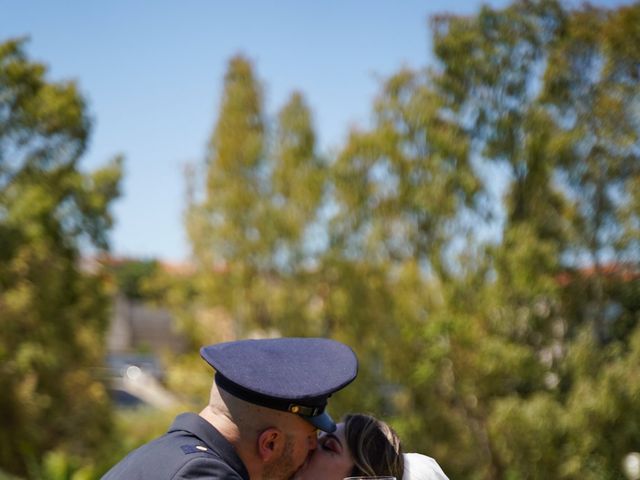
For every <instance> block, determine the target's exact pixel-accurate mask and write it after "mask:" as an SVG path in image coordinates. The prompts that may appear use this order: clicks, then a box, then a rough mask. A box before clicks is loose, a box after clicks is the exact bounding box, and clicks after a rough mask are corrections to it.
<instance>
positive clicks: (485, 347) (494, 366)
mask: <svg viewBox="0 0 640 480" xmlns="http://www.w3.org/2000/svg"><path fill="white" fill-rule="evenodd" d="M639 16H640V6H639V5H638V4H634V5H629V6H623V7H619V8H616V9H600V8H595V7H592V6H588V5H585V6H581V7H577V8H570V7H568V6H566V5H565V4H563V3H560V2H557V1H554V0H541V1H534V2H531V1H517V2H515V3H513V4H511V5H509V6H506V7H505V8H501V9H494V8H491V7H483V8H482V9H481V10H480V11H479V12H478V13H477V14H476V15H471V16H466V17H462V16H456V15H443V16H438V17H435V18H434V19H433V20H432V22H431V27H432V33H433V45H434V53H435V55H436V58H437V64H436V65H435V66H434V68H431V69H425V70H420V71H419V70H409V69H403V70H401V71H399V72H397V73H396V74H395V75H392V76H391V77H390V78H388V79H387V80H386V81H384V82H383V84H382V85H381V88H380V92H379V94H378V96H377V98H376V100H375V103H374V106H373V115H372V122H371V124H370V125H368V126H367V127H365V128H360V129H354V130H352V131H351V132H350V135H349V136H348V140H347V142H346V144H345V145H344V146H343V147H342V148H341V149H340V151H339V152H338V153H337V155H336V156H335V158H324V157H323V156H322V155H319V154H318V153H317V149H316V145H315V134H314V130H313V125H312V121H311V114H310V111H309V107H308V106H307V105H306V102H305V100H304V99H303V98H302V96H301V95H299V94H294V95H292V97H291V99H290V101H289V102H288V103H287V104H286V105H285V106H284V107H283V109H282V110H281V112H280V114H279V115H278V116H277V117H276V118H275V125H273V127H272V124H271V122H269V120H268V119H269V118H270V117H269V116H268V115H267V114H266V112H264V111H263V105H262V101H261V91H262V88H261V86H260V82H259V81H258V80H257V79H256V77H255V76H254V73H253V69H252V66H251V64H250V63H249V62H248V61H247V60H246V59H245V58H243V57H235V58H234V59H232V60H231V62H230V64H229V71H228V73H227V76H226V78H225V88H224V92H223V101H222V108H221V110H220V114H219V117H218V119H217V122H216V126H215V129H214V134H213V136H212V140H211V144H210V153H209V156H208V158H207V161H206V162H205V168H206V177H207V179H208V180H207V184H206V185H205V186H204V192H203V195H202V198H200V199H194V201H193V202H192V204H191V206H190V209H189V212H188V217H187V219H188V226H189V229H190V234H191V238H192V245H193V250H194V256H195V258H196V260H197V262H198V266H199V269H200V275H199V277H198V280H197V288H196V289H195V290H196V294H195V297H192V299H193V298H195V299H196V301H197V303H200V304H201V305H206V306H207V307H208V308H221V309H222V310H223V311H224V312H225V315H226V316H224V318H225V319H226V320H225V321H227V322H230V323H231V324H232V325H233V328H234V329H235V330H234V332H235V334H236V335H239V336H247V335H257V334H261V335H268V334H272V333H274V332H275V333H276V334H283V335H323V336H330V337H332V338H336V339H339V340H342V341H345V342H347V343H348V344H350V345H352V346H353V348H354V350H355V351H356V353H357V354H358V356H359V358H360V361H361V370H360V374H359V376H358V379H357V380H356V382H355V383H354V384H353V385H352V386H350V387H349V388H348V389H346V390H345V391H344V392H340V393H339V394H338V395H337V396H336V399H335V401H333V403H332V405H333V408H335V409H336V410H337V411H346V410H368V411H371V412H373V413H375V414H378V415H384V416H385V417H386V418H388V419H390V420H391V422H392V423H393V424H394V426H395V427H396V428H397V429H398V430H399V432H400V433H401V436H402V438H403V441H404V443H405V447H406V448H407V449H408V450H417V451H423V452H425V453H430V454H432V455H433V456H435V457H437V458H438V460H439V461H440V462H441V463H442V464H443V465H444V466H445V470H446V471H448V472H449V473H450V475H451V477H452V478H469V479H494V478H495V479H525V478H527V479H528V478H531V479H536V478H559V479H561V478H566V479H573V478H600V479H608V478H620V477H621V476H622V471H621V468H622V467H621V465H622V459H623V458H624V456H625V455H626V454H627V453H628V452H630V451H633V450H634V449H637V445H636V444H634V441H636V440H634V439H637V438H638V432H639V431H640V420H639V419H638V418H637V415H636V414H635V413H634V412H636V411H640V408H639V407H640V404H639V403H638V402H639V400H638V399H639V398H640V392H639V390H638V382H637V381H636V380H635V378H636V377H637V375H634V366H633V365H634V362H636V363H637V357H638V354H639V350H638V342H637V338H638V334H639V332H640V330H639V328H640V327H639V326H638V319H639V317H640V308H639V307H640V305H639V304H638V302H637V289H638V285H640V274H639V265H640V263H639V262H640V261H639V259H640V250H639V248H638V247H639V245H640V243H639V241H640V236H639V232H640V227H639V225H640V218H639V212H640V210H639V206H640V203H639V202H640V200H639V194H638V191H640V189H639V188H638V186H639V185H640V170H639V167H640V161H639V157H638V155H640V139H639V135H640V123H639V120H638V106H639V105H640V57H639V55H638V49H637V47H636V46H637V45H638V43H639V35H640V33H639V32H640V31H639V29H638V25H640V22H638V19H639ZM487 172H502V175H503V176H504V179H506V182H505V185H506V186H505V189H504V191H503V192H502V196H501V197H499V198H494V197H492V196H491V194H490V192H491V191H492V188H491V187H492V185H491V182H492V181H493V180H495V179H494V178H493V177H492V176H491V175H492V173H489V174H487ZM492 202H493V203H492ZM495 212H498V213H499V215H498V216H492V215H491V213H495ZM486 230H493V231H499V235H497V236H496V237H497V239H496V240H495V241H492V242H487V241H486V240H484V239H485V238H486V235H483V233H484V232H486ZM209 330H210V329H209ZM199 332H200V333H201V335H200V340H201V341H202V342H207V341H212V340H215V333H212V332H211V331H209V332H208V333H207V329H201V330H199ZM195 340H197V339H194V341H195Z"/></svg>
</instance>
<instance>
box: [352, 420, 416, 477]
mask: <svg viewBox="0 0 640 480" xmlns="http://www.w3.org/2000/svg"><path fill="white" fill-rule="evenodd" d="M344 433H345V437H346V440H347V446H348V447H349V451H350V452H351V456H352V457H353V461H354V465H353V470H352V472H351V476H354V477H355V476H364V475H369V476H371V475H393V476H394V477H396V478H397V479H398V480H401V479H402V474H403V473H404V461H403V458H402V446H401V445H400V438H398V435H396V432H394V431H393V429H392V428H391V427H390V426H389V425H387V424H386V423H385V422H383V421H382V420H378V419H376V418H375V417H372V416H370V415H364V414H361V413H357V414H351V415H347V416H346V417H344Z"/></svg>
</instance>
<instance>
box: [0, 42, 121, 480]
mask: <svg viewBox="0 0 640 480" xmlns="http://www.w3.org/2000/svg"><path fill="white" fill-rule="evenodd" d="M86 110H87V109H86V106H85V101H84V99H83V98H82V96H81V95H80V94H79V93H78V89H77V87H76V85H75V84H74V83H70V82H66V83H62V82H51V81H48V80H47V79H46V67H45V66H44V65H42V64H39V63H36V62H33V61H31V60H29V59H28V57H27V55H26V53H25V51H24V41H23V40H9V41H7V42H4V43H2V44H0V322H1V324H2V334H1V335H0V363H1V364H2V367H0V388H1V389H2V391H3V394H2V396H1V397H0V411H2V413H3V422H4V426H3V428H2V433H0V469H3V470H6V471H8V472H10V473H15V474H20V475H26V474H31V475H36V473H35V472H37V471H38V468H39V467H38V463H39V461H40V459H41V458H43V456H44V454H45V453H46V452H47V451H51V450H61V451H64V452H67V453H68V454H69V455H75V456H81V457H84V458H90V457H91V456H93V455H95V454H96V451H99V447H100V446H101V445H103V444H104V442H105V438H106V437H105V436H106V435H107V434H108V432H109V431H110V427H111V423H110V407H109V401H108V398H107V394H106V390H105V386H104V384H103V383H102V381H101V379H100V378H99V376H98V375H97V373H96V372H97V370H96V367H99V366H100V365H101V363H102V360H103V358H102V354H103V335H104V331H105V329H106V325H107V319H108V316H107V315H108V311H109V297H108V296H107V294H106V290H105V283H104V279H103V278H102V276H101V275H100V274H99V273H98V274H93V273H89V272H85V271H84V270H83V269H81V267H80V264H81V257H80V251H81V247H82V248H84V247H85V246H87V247H88V246H90V245H94V246H95V247H97V248H105V247H106V246H107V231H108V229H109V227H110V226H111V224H112V218H111V215H110V212H109V207H110V205H111V201H112V200H113V199H114V198H115V197H117V196H118V193H119V187H118V186H119V180H120V175H121V165H120V164H121V161H120V159H115V160H114V161H112V162H111V163H110V164H109V165H107V166H106V167H104V168H102V169H99V170H96V171H95V172H92V173H83V172H82V171H81V170H80V169H79V160H80V158H81V156H82V154H83V153H84V150H85V148H86V144H87V138H88V134H89V127H90V121H89V118H88V116H87V113H86ZM30 472H31V473H30Z"/></svg>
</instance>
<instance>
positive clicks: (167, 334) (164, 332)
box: [107, 295, 187, 354]
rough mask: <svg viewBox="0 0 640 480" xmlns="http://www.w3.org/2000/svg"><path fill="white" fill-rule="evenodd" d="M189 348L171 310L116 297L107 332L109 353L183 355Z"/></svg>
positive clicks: (121, 296)
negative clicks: (176, 327)
mask: <svg viewBox="0 0 640 480" xmlns="http://www.w3.org/2000/svg"><path fill="white" fill-rule="evenodd" d="M186 347H187V342H186V341H185V339H184V337H183V336H181V335H180V334H179V333H178V332H177V331H176V329H175V325H174V320H173V317H172V315H171V313H170V312H169V311H168V310H167V309H164V308H158V307H154V306H150V305H148V304H146V303H144V302H142V301H138V300H131V299H128V298H126V297H124V296H123V295H118V296H117V297H116V299H115V304H114V308H113V315H112V319H111V324H110V326H109V330H108V332H107V351H108V352H109V353H111V354H114V353H122V354H124V353H130V352H147V353H153V354H159V353H160V352H163V351H170V352H173V353H183V352H185V350H186Z"/></svg>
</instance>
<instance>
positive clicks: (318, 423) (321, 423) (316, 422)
mask: <svg viewBox="0 0 640 480" xmlns="http://www.w3.org/2000/svg"><path fill="white" fill-rule="evenodd" d="M302 418H304V419H305V420H306V421H307V422H309V423H310V424H311V425H313V426H314V427H316V428H317V429H318V430H322V431H323V432H327V433H333V432H335V431H336V424H335V422H334V421H333V419H332V418H331V417H330V416H329V414H328V413H326V412H325V413H322V414H320V415H316V416H315V417H304V416H303V417H302Z"/></svg>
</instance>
